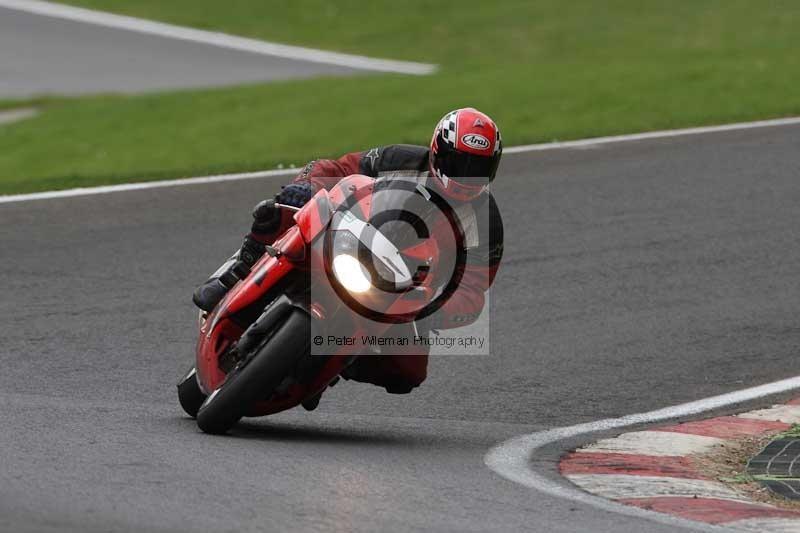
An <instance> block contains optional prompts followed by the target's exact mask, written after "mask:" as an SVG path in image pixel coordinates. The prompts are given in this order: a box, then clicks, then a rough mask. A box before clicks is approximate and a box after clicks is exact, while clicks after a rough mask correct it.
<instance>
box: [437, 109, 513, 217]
mask: <svg viewBox="0 0 800 533" xmlns="http://www.w3.org/2000/svg"><path fill="white" fill-rule="evenodd" d="M502 153H503V143H502V141H501V139H500V130H499V129H498V128H497V124H495V122H494V121H493V120H492V119H491V118H489V116H488V115H485V114H484V113H481V112H480V111H478V110H477V109H474V108H471V107H465V108H462V109H456V110H455V111H451V112H449V113H448V114H446V115H445V116H444V117H443V118H442V120H440V121H439V123H438V124H437V125H436V129H435V130H434V132H433V138H432V139H431V148H430V155H429V158H430V173H431V177H432V179H433V181H434V183H436V184H437V185H438V188H439V189H441V190H442V191H443V192H444V193H445V194H446V195H447V196H450V197H452V198H455V199H458V200H462V201H469V200H471V199H473V198H476V197H477V196H478V195H480V194H481V193H482V192H483V191H484V189H485V188H486V185H487V184H488V183H490V182H491V181H492V180H494V177H495V175H496V174H497V166H498V165H499V164H500V156H501V155H502Z"/></svg>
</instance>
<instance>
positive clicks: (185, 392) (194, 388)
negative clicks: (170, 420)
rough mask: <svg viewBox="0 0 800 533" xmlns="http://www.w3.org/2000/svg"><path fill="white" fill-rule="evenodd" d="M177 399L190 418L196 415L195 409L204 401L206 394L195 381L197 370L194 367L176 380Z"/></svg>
mask: <svg viewBox="0 0 800 533" xmlns="http://www.w3.org/2000/svg"><path fill="white" fill-rule="evenodd" d="M178 401H179V402H180V404H181V407H183V410H184V411H186V414H187V415H189V416H191V417H192V418H194V417H196V416H197V411H198V410H199V409H200V406H201V405H202V404H203V402H204V401H206V395H205V394H203V391H202V390H200V385H199V384H198V383H197V370H196V369H195V368H194V367H192V369H191V370H190V371H189V372H188V373H187V374H186V375H185V376H183V379H181V380H180V382H178Z"/></svg>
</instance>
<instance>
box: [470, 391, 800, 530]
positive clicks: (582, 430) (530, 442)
mask: <svg viewBox="0 0 800 533" xmlns="http://www.w3.org/2000/svg"><path fill="white" fill-rule="evenodd" d="M798 388H800V376H795V377H792V378H788V379H784V380H781V381H775V382H773V383H767V384H765V385H759V386H757V387H751V388H748V389H742V390H739V391H735V392H730V393H727V394H720V395H719V396H712V397H710V398H705V399H703V400H697V401H694V402H688V403H684V404H680V405H675V406H672V407H665V408H663V409H657V410H655V411H650V412H647V413H637V414H632V415H626V416H622V417H619V418H606V419H603V420H598V421H595V422H587V423H584V424H577V425H574V426H565V427H559V428H554V429H549V430H545V431H539V432H536V433H531V434H528V435H521V436H519V437H515V438H513V439H510V440H508V441H506V442H504V443H502V444H499V445H498V446H495V447H494V448H492V449H491V450H489V452H488V453H487V454H486V456H485V457H484V462H485V464H486V466H488V467H489V468H490V469H492V470H493V471H494V472H496V473H497V474H499V475H501V476H503V477H504V478H506V479H509V480H511V481H514V482H516V483H519V484H521V485H525V486H526V487H528V488H531V489H534V490H537V491H539V492H542V493H544V494H547V495H550V496H554V497H556V498H562V499H566V500H570V501H574V502H578V503H581V504H584V505H589V506H591V507H595V508H597V509H602V510H604V511H609V512H613V513H617V514H622V515H626V516H631V517H638V518H645V519H649V520H653V521H656V522H660V523H665V524H670V525H681V526H684V527H688V528H691V529H696V530H700V531H730V530H729V529H727V528H724V527H720V526H712V525H708V524H703V523H700V522H694V521H691V520H685V519H682V518H676V517H674V516H671V515H667V514H662V513H657V512H654V511H648V510H646V509H640V508H638V507H632V506H629V505H623V504H621V503H617V502H614V501H611V500H606V499H604V498H601V497H599V496H594V495H592V494H589V493H586V492H583V491H581V490H579V489H577V488H574V487H571V486H569V485H568V484H567V483H566V482H563V483H562V482H559V481H556V480H553V479H550V478H549V477H547V476H545V475H543V474H540V473H538V472H536V471H534V470H533V469H532V468H531V465H530V460H531V459H532V458H533V456H534V454H535V453H536V452H537V451H538V450H539V449H540V448H542V447H544V446H547V445H548V444H553V443H555V442H559V441H562V440H565V439H569V438H573V437H577V436H580V435H585V434H588V433H595V432H598V431H608V430H613V429H618V428H624V427H627V426H632V425H635V424H648V423H655V422H662V421H664V420H670V419H674V418H681V417H686V416H690V415H696V414H699V413H704V412H706V411H711V410H713V409H719V408H721V407H729V406H731V405H735V404H738V403H743V402H747V401H750V400H756V399H758V398H764V397H766V396H770V395H773V394H778V393H781V392H787V391H790V390H793V389H798Z"/></svg>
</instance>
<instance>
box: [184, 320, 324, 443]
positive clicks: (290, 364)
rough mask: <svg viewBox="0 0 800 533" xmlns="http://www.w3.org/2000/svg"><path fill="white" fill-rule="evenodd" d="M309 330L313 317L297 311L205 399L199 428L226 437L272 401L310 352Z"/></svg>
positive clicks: (199, 417) (199, 414) (198, 414)
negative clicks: (257, 408)
mask: <svg viewBox="0 0 800 533" xmlns="http://www.w3.org/2000/svg"><path fill="white" fill-rule="evenodd" d="M309 327H310V318H309V316H308V315H307V314H306V313H305V312H303V311H300V310H299V309H293V310H292V311H291V313H290V314H289V317H288V318H287V319H286V320H285V321H284V322H283V323H282V324H280V325H279V326H277V327H276V328H275V332H274V334H273V335H272V337H271V338H270V339H269V340H268V341H267V342H266V343H265V344H264V345H262V346H260V347H259V348H258V349H257V351H256V353H255V354H254V355H253V356H252V357H250V358H249V359H248V360H247V361H246V363H244V364H240V365H237V366H236V368H234V369H233V370H231V371H230V373H228V376H227V377H226V378H225V381H224V382H223V383H222V385H220V386H219V388H218V389H216V390H215V391H213V392H212V393H211V394H210V395H209V396H208V398H206V399H205V401H204V402H203V404H202V405H201V406H200V408H199V410H198V412H197V425H198V427H199V428H200V429H201V430H203V431H204V432H205V433H212V434H215V435H218V434H223V433H226V432H227V431H228V430H229V429H231V428H232V427H233V426H234V425H235V424H236V422H238V421H239V419H241V418H242V417H243V416H244V415H245V413H247V411H248V410H249V409H250V407H251V406H252V405H253V404H254V403H256V402H258V401H259V400H264V399H266V398H268V397H269V396H270V394H271V393H272V392H273V391H274V390H275V388H277V387H278V385H280V384H281V382H282V381H283V380H284V378H285V377H286V376H287V375H288V374H289V372H291V370H292V368H294V365H295V364H296V362H297V360H298V358H299V357H300V356H302V355H303V354H305V353H306V352H307V351H308V350H309V349H310V342H309V333H310V332H309Z"/></svg>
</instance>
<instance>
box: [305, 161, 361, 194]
mask: <svg viewBox="0 0 800 533" xmlns="http://www.w3.org/2000/svg"><path fill="white" fill-rule="evenodd" d="M363 155H364V152H353V153H350V154H345V155H343V156H342V157H340V158H339V159H317V160H316V161H311V162H310V163H308V164H307V165H306V166H304V167H303V169H302V170H301V171H300V174H298V175H297V177H296V178H295V179H294V180H293V183H311V184H312V185H314V188H315V189H316V190H320V189H328V190H330V189H331V188H333V186H334V185H336V184H337V183H339V181H340V180H341V179H342V178H345V177H347V176H351V175H353V174H359V173H360V172H359V166H360V163H361V157H362V156H363Z"/></svg>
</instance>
